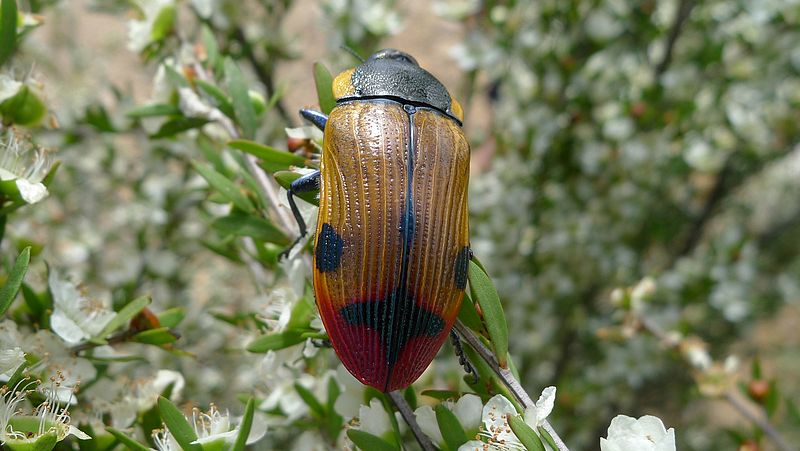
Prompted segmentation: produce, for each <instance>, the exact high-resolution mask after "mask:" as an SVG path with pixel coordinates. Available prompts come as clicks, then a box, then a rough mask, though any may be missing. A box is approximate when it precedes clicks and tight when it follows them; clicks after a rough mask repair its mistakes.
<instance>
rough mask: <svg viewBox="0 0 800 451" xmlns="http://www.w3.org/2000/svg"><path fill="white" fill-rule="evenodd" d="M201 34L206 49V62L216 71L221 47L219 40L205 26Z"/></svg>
mask: <svg viewBox="0 0 800 451" xmlns="http://www.w3.org/2000/svg"><path fill="white" fill-rule="evenodd" d="M201 34H202V39H203V46H204V47H205V49H206V61H208V66H209V67H210V68H212V69H216V67H217V64H219V45H218V44H217V38H216V37H215V36H214V32H213V31H211V29H210V28H209V27H207V26H205V25H204V26H203V30H202V32H201Z"/></svg>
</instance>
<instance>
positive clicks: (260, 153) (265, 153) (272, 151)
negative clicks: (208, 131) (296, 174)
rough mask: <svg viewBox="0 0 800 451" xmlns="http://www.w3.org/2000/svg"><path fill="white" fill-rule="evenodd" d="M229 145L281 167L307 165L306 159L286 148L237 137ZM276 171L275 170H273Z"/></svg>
mask: <svg viewBox="0 0 800 451" xmlns="http://www.w3.org/2000/svg"><path fill="white" fill-rule="evenodd" d="M228 146H229V147H232V148H234V149H236V150H241V151H242V152H245V153H249V154H250V155H253V156H255V157H256V158H258V159H259V160H261V161H262V162H267V163H272V164H275V165H277V166H279V167H280V169H284V170H285V169H288V168H289V167H290V166H305V165H306V159H305V158H303V157H301V156H299V155H295V154H293V153H289V152H287V151H285V150H280V149H276V148H274V147H270V146H265V145H263V144H259V143H257V142H254V141H248V140H244V139H236V140H233V141H230V142H229V143H228ZM273 172H274V171H273Z"/></svg>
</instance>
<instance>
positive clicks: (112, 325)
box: [94, 296, 151, 339]
mask: <svg viewBox="0 0 800 451" xmlns="http://www.w3.org/2000/svg"><path fill="white" fill-rule="evenodd" d="M150 301H151V299H150V296H142V297H140V298H136V299H134V300H132V301H131V302H129V303H128V304H126V305H125V307H122V309H121V310H120V311H119V312H117V314H116V316H114V318H112V319H111V321H109V322H108V324H106V327H104V328H103V330H101V331H100V333H98V334H97V335H95V337H94V338H100V339H103V338H106V337H108V336H109V335H111V333H112V332H114V331H116V330H117V329H119V328H120V327H122V326H124V325H126V324H128V322H129V321H130V320H131V319H133V317H134V316H136V315H138V314H139V312H141V311H142V309H144V308H145V307H147V306H148V305H150Z"/></svg>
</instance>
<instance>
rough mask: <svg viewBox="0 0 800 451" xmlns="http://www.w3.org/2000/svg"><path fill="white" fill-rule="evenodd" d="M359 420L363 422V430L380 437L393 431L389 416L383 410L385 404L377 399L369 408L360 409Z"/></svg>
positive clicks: (371, 402)
mask: <svg viewBox="0 0 800 451" xmlns="http://www.w3.org/2000/svg"><path fill="white" fill-rule="evenodd" d="M358 418H359V419H360V420H361V430H362V431H364V432H369V433H370V434H372V435H377V436H378V437H381V436H383V434H385V433H386V432H388V431H390V430H391V429H392V424H391V423H390V422H389V414H387V413H386V410H384V409H383V404H381V402H380V401H378V400H377V399H374V398H373V399H372V401H370V402H369V407H367V406H361V408H360V409H358Z"/></svg>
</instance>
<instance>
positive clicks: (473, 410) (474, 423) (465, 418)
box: [453, 394, 483, 434]
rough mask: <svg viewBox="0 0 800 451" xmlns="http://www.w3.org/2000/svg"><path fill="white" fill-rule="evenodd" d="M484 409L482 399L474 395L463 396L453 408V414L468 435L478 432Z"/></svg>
mask: <svg viewBox="0 0 800 451" xmlns="http://www.w3.org/2000/svg"><path fill="white" fill-rule="evenodd" d="M482 408H483V404H482V403H481V398H480V397H478V396H475V395H473V394H466V395H464V396H462V397H461V398H460V399H459V400H458V401H457V402H456V405H455V407H453V413H454V414H455V415H456V417H458V421H459V422H460V423H461V426H463V427H464V430H465V431H467V434H469V433H470V432H471V431H474V432H477V430H478V428H479V427H480V426H481V410H482Z"/></svg>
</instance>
